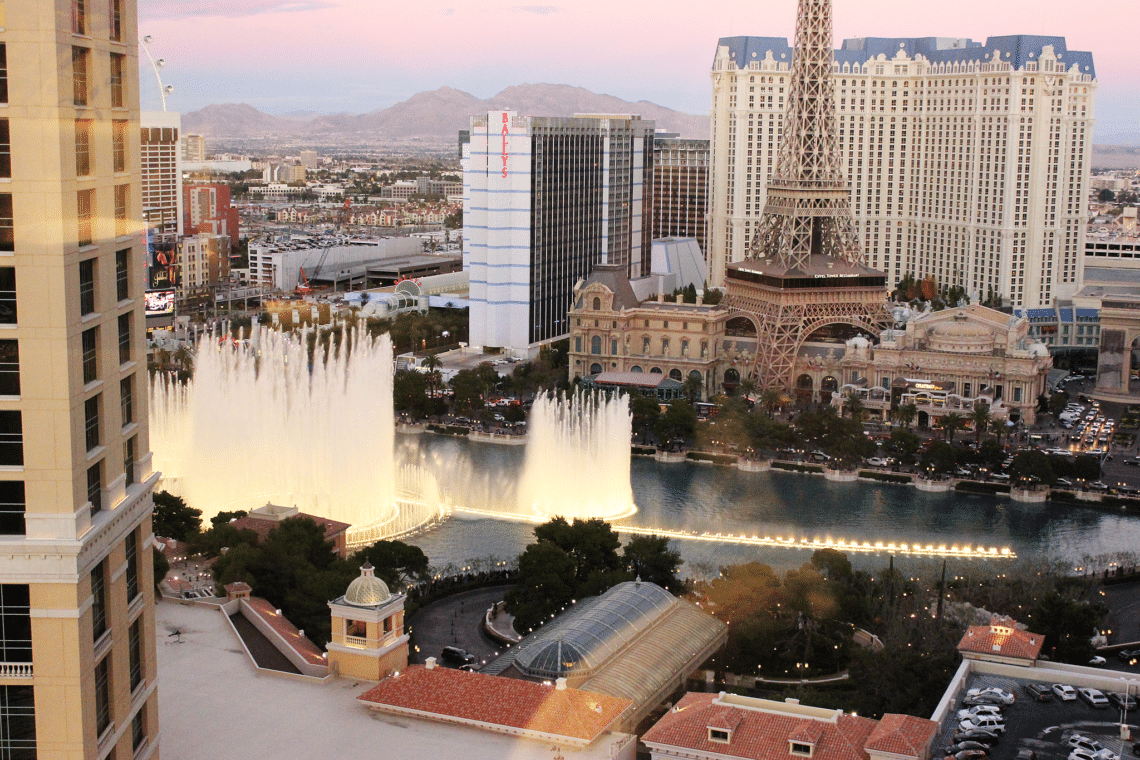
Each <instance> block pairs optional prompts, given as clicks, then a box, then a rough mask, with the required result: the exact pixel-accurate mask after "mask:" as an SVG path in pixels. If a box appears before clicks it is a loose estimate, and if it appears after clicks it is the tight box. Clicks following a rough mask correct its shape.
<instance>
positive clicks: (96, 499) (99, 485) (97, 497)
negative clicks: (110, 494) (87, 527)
mask: <svg viewBox="0 0 1140 760" xmlns="http://www.w3.org/2000/svg"><path fill="white" fill-rule="evenodd" d="M87 501H89V502H91V516H92V517H94V516H95V513H96V512H99V511H101V510H102V509H103V462H101V461H99V462H96V463H95V464H93V465H91V466H90V467H88V468H87Z"/></svg>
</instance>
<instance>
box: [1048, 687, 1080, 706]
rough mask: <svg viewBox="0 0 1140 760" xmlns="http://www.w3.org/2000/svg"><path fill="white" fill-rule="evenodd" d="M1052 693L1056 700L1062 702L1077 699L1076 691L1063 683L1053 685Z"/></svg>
mask: <svg viewBox="0 0 1140 760" xmlns="http://www.w3.org/2000/svg"><path fill="white" fill-rule="evenodd" d="M1053 693H1054V694H1056V695H1057V699H1059V700H1061V701H1062V702H1072V701H1073V700H1074V699H1076V698H1077V690H1076V689H1074V688H1073V687H1072V686H1069V685H1068V684H1064V683H1055V684H1053Z"/></svg>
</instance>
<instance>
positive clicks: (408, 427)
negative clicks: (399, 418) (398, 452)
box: [396, 422, 424, 435]
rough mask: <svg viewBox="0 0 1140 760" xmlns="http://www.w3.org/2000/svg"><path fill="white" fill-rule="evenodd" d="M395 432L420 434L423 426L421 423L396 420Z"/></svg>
mask: <svg viewBox="0 0 1140 760" xmlns="http://www.w3.org/2000/svg"><path fill="white" fill-rule="evenodd" d="M396 432H397V433H404V434H405V435H422V434H423V432H424V427H423V425H415V424H413V423H410V422H397V423H396Z"/></svg>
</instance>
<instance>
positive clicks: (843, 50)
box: [717, 34, 1096, 79]
mask: <svg viewBox="0 0 1140 760" xmlns="http://www.w3.org/2000/svg"><path fill="white" fill-rule="evenodd" d="M1046 45H1052V46H1053V53H1054V54H1055V55H1056V56H1057V57H1058V59H1059V60H1060V61H1061V63H1063V64H1064V66H1065V68H1066V69H1069V68H1071V67H1072V66H1073V65H1076V66H1077V67H1078V69H1079V71H1080V72H1081V73H1082V74H1087V75H1088V76H1089V77H1090V78H1092V79H1096V67H1095V66H1094V65H1093V57H1092V53H1089V52H1084V51H1079V50H1069V48H1068V46H1067V45H1066V44H1065V38H1064V37H1054V36H1044V35H1037V34H1012V35H1004V36H1001V37H990V38H989V39H987V40H986V42H985V44H982V43H981V42H974V41H973V40H971V39H967V38H961V37H858V38H855V39H849V40H844V41H843V45H842V47H840V48H839V50H836V51H835V60H836V61H837V62H838V63H841V64H842V63H851V64H855V63H860V64H862V63H866V62H867V61H869V60H871V59H873V58H876V57H878V56H879V55H883V56H885V57H886V58H887V59H888V60H890V59H891V58H894V57H895V56H896V55H897V54H898V52H899V50H903V51H904V52H905V53H906V55H907V57H908V58H914V57H915V56H916V55H922V56H923V57H924V58H926V59H927V60H928V61H931V62H932V63H955V62H965V61H981V62H983V63H986V62H991V61H992V60H994V59H993V56H994V55H1000V57H1001V60H1002V61H1005V62H1006V63H1009V64H1012V66H1013V68H1014V69H1022V68H1024V67H1025V64H1026V63H1030V62H1033V61H1035V60H1037V59H1038V58H1039V57H1040V56H1041V52H1042V50H1043V49H1044V48H1045V46H1046ZM717 46H718V47H727V48H728V49H729V56H730V58H731V59H732V60H733V61H736V62H737V66H739V67H740V68H744V67H745V66H744V64H745V62H749V61H762V60H764V58H765V55H766V54H767V52H768V51H769V50H770V51H772V57H773V58H774V59H775V60H776V61H779V62H787V63H791V60H792V47H791V46H790V45H789V44H788V40H787V39H786V38H784V37H721V38H720V40H719V41H718V42H717Z"/></svg>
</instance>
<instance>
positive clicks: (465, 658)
mask: <svg viewBox="0 0 1140 760" xmlns="http://www.w3.org/2000/svg"><path fill="white" fill-rule="evenodd" d="M439 658H440V659H441V660H443V664H444V665H451V666H453V667H457V668H458V667H461V666H463V665H471V666H474V665H475V655H473V654H470V653H468V651H467V650H466V649H460V648H459V647H444V648H443V650H442V651H440V653H439Z"/></svg>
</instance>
